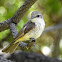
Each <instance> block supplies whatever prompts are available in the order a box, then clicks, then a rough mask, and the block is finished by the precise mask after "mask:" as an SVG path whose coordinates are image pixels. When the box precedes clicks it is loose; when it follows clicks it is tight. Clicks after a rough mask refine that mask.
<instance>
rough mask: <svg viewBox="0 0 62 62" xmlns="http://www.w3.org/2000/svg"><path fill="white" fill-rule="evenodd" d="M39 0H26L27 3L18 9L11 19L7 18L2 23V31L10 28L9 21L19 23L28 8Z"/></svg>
mask: <svg viewBox="0 0 62 62" xmlns="http://www.w3.org/2000/svg"><path fill="white" fill-rule="evenodd" d="M36 1H37V0H26V1H25V3H24V4H23V5H22V6H21V7H20V8H19V9H18V10H17V12H16V13H15V14H14V15H13V17H11V18H10V19H7V20H5V21H4V22H1V23H0V32H1V31H4V30H6V29H8V28H9V23H11V22H13V23H15V24H17V23H18V22H19V21H20V20H21V18H22V17H23V16H24V14H25V13H26V12H27V11H28V9H29V8H30V7H31V6H32V5H33V4H34V3H35V2H36Z"/></svg>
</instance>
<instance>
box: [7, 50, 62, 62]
mask: <svg viewBox="0 0 62 62" xmlns="http://www.w3.org/2000/svg"><path fill="white" fill-rule="evenodd" d="M8 59H9V60H15V61H16V62H62V61H61V60H58V59H57V58H51V57H47V56H44V55H41V54H37V53H29V52H21V51H16V52H15V53H14V54H12V55H11V56H10V57H9V58H8Z"/></svg>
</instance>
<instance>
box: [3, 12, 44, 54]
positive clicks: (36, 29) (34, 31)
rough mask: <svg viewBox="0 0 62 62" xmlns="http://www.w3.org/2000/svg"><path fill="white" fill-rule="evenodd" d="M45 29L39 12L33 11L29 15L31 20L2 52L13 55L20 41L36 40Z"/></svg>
mask: <svg viewBox="0 0 62 62" xmlns="http://www.w3.org/2000/svg"><path fill="white" fill-rule="evenodd" d="M44 27H45V22H44V19H43V17H42V15H41V13H40V12H38V11H34V12H32V13H31V20H29V21H28V22H27V23H26V24H25V25H24V26H23V27H22V28H21V30H20V32H19V33H18V34H17V36H16V38H15V39H14V41H13V42H11V43H10V44H9V45H8V46H7V47H6V48H4V49H3V50H2V52H6V53H10V54H11V53H13V52H14V50H15V49H16V48H17V46H18V45H19V43H20V42H21V41H27V40H30V39H33V38H34V39H37V38H38V37H40V35H41V34H42V32H43V30H44Z"/></svg>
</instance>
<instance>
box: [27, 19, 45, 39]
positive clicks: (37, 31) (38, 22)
mask: <svg viewBox="0 0 62 62" xmlns="http://www.w3.org/2000/svg"><path fill="white" fill-rule="evenodd" d="M32 22H34V23H35V28H34V29H33V30H30V31H29V32H28V33H27V35H28V36H29V37H30V38H31V37H32V38H35V39H37V38H38V37H39V36H40V35H41V34H42V32H43V30H44V27H45V22H44V20H43V19H41V18H34V19H33V20H32Z"/></svg>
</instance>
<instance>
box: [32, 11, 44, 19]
mask: <svg viewBox="0 0 62 62" xmlns="http://www.w3.org/2000/svg"><path fill="white" fill-rule="evenodd" d="M34 18H43V17H42V15H41V13H40V12H38V11H34V12H32V13H31V19H34Z"/></svg>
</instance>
